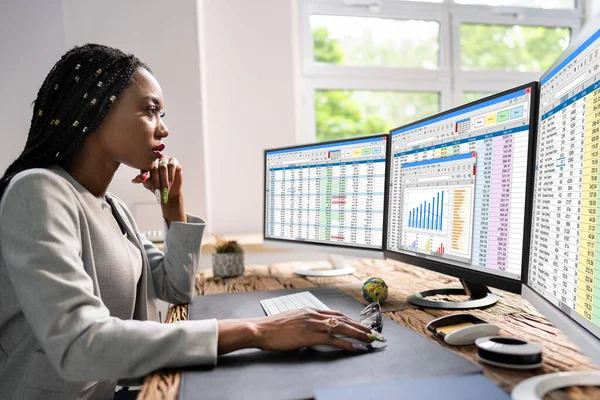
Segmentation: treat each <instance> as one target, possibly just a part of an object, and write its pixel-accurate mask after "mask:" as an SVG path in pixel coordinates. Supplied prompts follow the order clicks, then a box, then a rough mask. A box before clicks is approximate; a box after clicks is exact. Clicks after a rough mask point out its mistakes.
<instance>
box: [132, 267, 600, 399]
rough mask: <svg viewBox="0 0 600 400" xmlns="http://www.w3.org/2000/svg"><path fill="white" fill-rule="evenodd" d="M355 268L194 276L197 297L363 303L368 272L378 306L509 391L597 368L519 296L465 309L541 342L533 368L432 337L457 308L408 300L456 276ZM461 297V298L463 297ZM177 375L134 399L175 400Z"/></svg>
mask: <svg viewBox="0 0 600 400" xmlns="http://www.w3.org/2000/svg"><path fill="white" fill-rule="evenodd" d="M354 267H355V268H356V272H355V273H354V274H352V275H347V276H341V277H329V278H324V277H302V276H299V275H296V274H294V273H293V265H292V264H275V265H270V266H266V265H262V266H260V265H250V266H246V272H245V273H244V275H243V276H240V277H237V278H230V279H225V280H223V279H220V278H213V276H212V271H210V270H208V271H201V272H200V273H199V274H198V277H197V280H196V295H210V294H217V293H239V292H254V291H264V290H277V289H294V288H311V287H315V286H334V287H337V288H339V289H341V290H342V291H344V292H346V293H347V294H349V295H351V296H352V297H354V298H356V299H357V300H359V301H361V302H362V303H364V304H366V302H365V301H364V299H363V298H362V294H361V287H362V282H364V281H365V280H366V279H367V278H369V277H371V276H378V277H381V278H383V279H384V280H385V281H386V283H387V284H388V287H389V293H388V298H387V300H386V301H385V302H384V303H383V305H382V310H383V312H384V313H385V315H386V316H387V317H389V318H391V319H393V320H394V321H396V322H397V323H399V324H400V325H403V326H405V327H407V328H409V329H412V330H413V331H415V332H417V333H419V334H421V335H423V336H425V337H427V338H429V339H430V340H432V341H434V342H436V343H437V344H440V345H442V346H445V347H447V348H448V349H450V350H452V351H454V352H455V353H458V354H460V355H461V356H463V357H466V358H468V359H470V360H472V361H473V362H475V363H477V364H480V365H481V366H482V367H483V372H484V374H485V375H486V376H487V377H488V378H489V379H491V380H492V381H494V382H495V383H496V384H498V385H499V386H501V387H502V388H503V389H504V390H506V391H507V392H510V391H511V390H512V388H513V387H514V386H515V385H516V384H518V383H519V382H521V381H522V380H524V379H526V378H529V377H531V376H535V375H540V374H545V373H551V372H558V371H582V370H598V367H597V366H596V365H595V364H594V363H593V362H592V361H591V360H590V359H589V358H588V357H586V356H584V355H582V353H581V352H580V351H579V349H578V347H576V346H575V345H574V344H573V343H571V341H569V339H567V337H566V336H565V335H563V334H562V333H561V332H560V331H559V330H558V329H557V328H555V327H554V326H552V325H551V324H550V322H549V321H548V320H547V319H546V318H544V317H543V316H542V315H541V314H540V313H538V312H537V310H536V309H535V308H534V307H533V306H532V305H531V304H529V303H528V302H527V301H526V300H524V299H523V298H521V297H520V296H518V295H515V294H512V293H507V292H504V291H501V290H495V289H492V291H493V292H494V293H495V294H497V295H498V296H499V298H500V299H499V301H498V303H496V304H495V305H494V306H492V307H489V308H487V309H485V310H469V311H468V312H469V313H472V314H474V315H477V316H478V317H480V318H482V319H484V320H486V321H489V322H491V323H493V324H496V325H498V326H499V327H500V335H501V336H507V337H515V338H520V339H525V340H530V341H533V342H536V343H538V344H540V345H542V346H543V348H544V351H543V354H542V355H543V365H542V367H541V368H537V369H534V370H532V371H517V370H508V369H503V368H496V367H492V366H488V365H486V364H484V363H480V362H479V361H477V359H476V354H477V350H476V347H475V345H469V346H448V345H446V344H445V343H442V342H440V341H439V340H438V339H436V338H435V337H434V336H433V334H432V333H431V332H429V331H428V330H427V329H426V328H425V326H426V325H427V323H428V322H429V321H431V320H432V319H435V318H438V317H441V316H443V315H448V314H453V313H456V312H457V311H447V310H433V309H424V310H423V309H418V308H417V307H416V306H413V305H412V304H410V303H408V302H407V301H406V298H407V297H408V296H409V295H410V294H413V293H415V292H420V291H423V290H430V289H439V288H446V287H459V286H460V283H459V282H458V280H457V279H455V278H452V277H448V276H446V275H442V274H438V273H436V272H432V271H427V270H424V269H422V268H417V267H413V266H411V265H408V264H404V263H400V262H396V261H392V260H371V259H365V260H358V261H356V262H355V263H354ZM459 297H461V296H455V297H454V298H453V297H441V296H440V297H439V300H452V299H454V300H458V298H459ZM463 299H464V297H463ZM187 311H188V306H187V305H184V306H172V307H170V309H169V313H168V315H167V323H170V322H174V321H179V320H185V319H187ZM180 379H181V374H180V373H179V371H177V370H162V371H157V372H155V373H153V374H150V375H148V376H147V377H146V378H145V380H144V385H143V386H142V389H141V391H140V394H139V396H138V399H176V398H177V392H178V390H179V384H180ZM567 398H568V399H600V388H592V387H576V388H569V389H566V390H559V391H554V392H552V393H551V394H549V395H548V396H546V397H545V399H567Z"/></svg>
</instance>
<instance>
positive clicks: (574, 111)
mask: <svg viewBox="0 0 600 400" xmlns="http://www.w3.org/2000/svg"><path fill="white" fill-rule="evenodd" d="M599 26H600V18H595V19H593V20H592V21H590V22H588V25H587V28H584V30H582V32H581V33H580V35H578V36H577V38H575V39H574V40H573V42H572V43H571V45H570V46H569V48H567V50H565V52H564V53H563V54H562V55H561V57H560V58H559V59H558V60H557V61H556V62H555V63H554V65H552V66H551V67H550V68H549V69H548V71H547V72H546V73H545V74H544V75H542V78H541V80H540V103H539V104H540V105H539V123H538V135H537V145H536V150H535V153H536V158H535V162H536V168H535V173H534V179H533V208H532V223H531V246H530V251H529V271H528V273H527V276H526V279H525V282H524V285H523V293H522V295H523V297H524V298H525V299H527V300H529V301H530V302H531V303H532V304H533V305H534V306H535V307H536V308H537V309H538V310H540V312H542V313H543V314H544V315H545V316H546V317H548V319H549V320H550V321H552V323H553V324H555V325H556V326H557V327H558V328H559V329H561V330H562V331H563V332H564V333H565V334H567V335H568V336H569V337H570V338H571V339H572V340H573V341H574V342H575V343H576V344H578V345H579V346H580V347H581V349H582V350H583V351H584V353H586V354H587V355H588V356H590V357H591V358H592V359H593V360H594V361H595V362H596V363H600V201H599V198H598V197H599V194H600V191H599V190H598V183H599V182H598V177H599V176H600V174H599V173H598V171H599V168H600V30H598V27H599ZM560 376H563V378H562V379H556V378H557V376H556V375H554V374H552V375H551V376H549V377H548V376H542V377H536V378H534V380H532V381H529V380H528V381H526V382H524V383H523V384H522V385H519V386H518V387H516V388H515V391H513V393H515V392H516V395H517V396H521V395H522V394H520V393H521V392H523V393H525V392H527V391H528V392H531V390H533V389H532V388H534V387H537V388H540V387H541V386H540V385H543V386H545V387H546V389H549V390H553V389H555V388H560V387H564V386H570V385H571V384H578V385H600V375H599V374H597V373H596V374H595V375H594V374H590V373H586V374H584V375H573V374H562V375H560ZM564 376H566V377H567V379H566V381H565V379H564ZM548 380H550V382H548ZM543 381H546V382H545V383H541V382H543ZM540 397H541V396H540Z"/></svg>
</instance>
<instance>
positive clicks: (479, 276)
mask: <svg viewBox="0 0 600 400" xmlns="http://www.w3.org/2000/svg"><path fill="white" fill-rule="evenodd" d="M528 88H529V89H531V103H530V113H529V144H528V145H529V148H528V155H527V157H528V160H527V177H526V180H525V182H526V183H525V184H526V189H525V213H524V214H525V215H524V221H523V224H524V225H523V226H524V229H523V252H522V255H521V258H522V260H521V279H520V280H518V279H512V278H507V277H503V276H499V275H492V274H489V273H485V272H481V271H476V270H473V269H469V268H464V267H459V266H457V265H453V264H448V263H444V262H442V261H437V260H431V259H426V258H423V257H419V256H414V255H410V254H405V253H400V252H397V251H394V250H390V249H388V248H387V244H388V240H387V239H388V238H387V233H388V230H387V226H388V219H387V217H386V221H385V224H384V225H385V226H386V229H385V236H384V243H383V251H384V257H385V258H390V259H392V260H396V261H401V262H405V263H408V264H411V265H415V266H418V267H421V268H425V269H428V270H431V271H435V272H439V273H442V274H445V275H449V276H453V277H456V278H458V279H461V280H466V281H469V282H473V283H478V284H481V285H486V286H491V287H495V288H498V289H502V290H505V291H507V292H512V293H517V294H520V293H521V285H522V283H523V281H524V279H526V277H527V272H528V268H529V264H528V261H529V237H530V232H531V209H532V199H533V185H532V179H533V172H534V168H535V160H534V157H535V146H536V137H537V121H538V101H539V95H538V82H537V81H534V82H529V83H527V84H524V85H520V86H517V87H513V88H511V89H508V90H505V91H502V92H499V93H495V94H493V95H490V96H487V97H484V98H482V99H479V100H476V101H473V102H471V103H467V104H463V105H461V106H459V107H455V108H452V109H449V110H446V111H444V112H441V113H438V114H435V115H432V116H430V117H427V118H424V119H421V120H419V121H415V122H411V123H410V124H406V125H403V126H400V127H398V128H394V129H392V130H391V131H390V137H389V139H388V150H387V153H388V157H389V158H390V161H389V162H388V169H389V170H388V173H387V181H388V182H389V179H390V177H391V168H392V163H393V162H392V158H393V154H392V137H393V133H394V132H395V131H397V130H399V129H406V128H410V127H411V126H413V125H416V124H420V123H423V122H426V121H428V120H430V119H432V118H437V117H441V116H444V115H447V114H450V113H453V112H456V111H460V110H462V109H465V108H467V107H472V106H476V105H478V104H481V103H484V102H486V101H490V100H493V99H496V98H498V97H502V96H506V95H508V94H510V93H513V92H516V91H520V90H524V89H528ZM388 184H389V183H388ZM388 190H389V188H388ZM388 206H389V198H388V204H386V210H387V208H388ZM386 215H387V214H386Z"/></svg>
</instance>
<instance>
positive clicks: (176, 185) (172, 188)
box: [132, 155, 183, 205]
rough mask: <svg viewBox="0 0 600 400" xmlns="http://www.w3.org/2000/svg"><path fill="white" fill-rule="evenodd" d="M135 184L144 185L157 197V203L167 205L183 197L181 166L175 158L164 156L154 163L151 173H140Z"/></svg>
mask: <svg viewBox="0 0 600 400" xmlns="http://www.w3.org/2000/svg"><path fill="white" fill-rule="evenodd" d="M132 182H133V183H142V184H143V185H144V187H145V188H146V189H148V190H150V191H151V192H152V193H154V195H155V196H156V200H157V202H159V203H161V204H163V205H165V204H168V202H169V201H173V200H177V199H179V197H180V196H181V195H182V185H183V175H182V171H181V165H179V161H177V159H176V158H175V157H170V156H167V155H164V156H163V157H162V158H160V159H158V160H156V161H155V162H154V167H153V168H152V169H150V170H149V171H140V174H139V175H138V176H136V177H135V178H133V180H132Z"/></svg>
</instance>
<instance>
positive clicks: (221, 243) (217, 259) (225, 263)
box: [213, 236, 244, 278]
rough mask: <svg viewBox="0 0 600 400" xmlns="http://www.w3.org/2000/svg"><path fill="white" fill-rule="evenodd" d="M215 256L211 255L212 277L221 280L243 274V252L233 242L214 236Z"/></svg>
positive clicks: (236, 243) (235, 242)
mask: <svg viewBox="0 0 600 400" xmlns="http://www.w3.org/2000/svg"><path fill="white" fill-rule="evenodd" d="M215 238H216V241H217V243H216V244H215V254H213V275H214V276H220V277H222V278H227V277H232V276H239V275H242V274H243V273H244V250H243V249H242V247H241V246H240V245H239V244H238V242H237V241H235V240H225V238H223V237H222V236H215Z"/></svg>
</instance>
